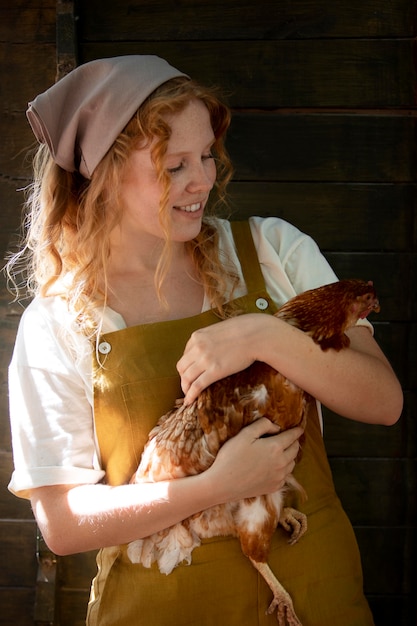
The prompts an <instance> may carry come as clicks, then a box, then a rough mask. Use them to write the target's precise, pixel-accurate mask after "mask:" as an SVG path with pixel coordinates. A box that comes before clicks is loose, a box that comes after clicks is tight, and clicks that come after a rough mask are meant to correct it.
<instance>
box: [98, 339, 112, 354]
mask: <svg viewBox="0 0 417 626" xmlns="http://www.w3.org/2000/svg"><path fill="white" fill-rule="evenodd" d="M98 351H99V352H100V354H108V353H109V352H110V351H111V345H110V344H109V343H108V342H107V341H102V342H101V343H99V344H98Z"/></svg>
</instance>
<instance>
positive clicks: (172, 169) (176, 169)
mask: <svg viewBox="0 0 417 626" xmlns="http://www.w3.org/2000/svg"><path fill="white" fill-rule="evenodd" d="M183 167H184V162H183V161H181V163H180V164H179V165H177V166H176V167H170V168H169V169H168V170H167V171H168V174H176V173H177V172H180V171H181V170H182V169H183Z"/></svg>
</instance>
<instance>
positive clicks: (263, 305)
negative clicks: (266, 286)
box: [255, 298, 269, 311]
mask: <svg viewBox="0 0 417 626" xmlns="http://www.w3.org/2000/svg"><path fill="white" fill-rule="evenodd" d="M255 304H256V306H257V308H258V309H260V310H261V311H265V309H267V308H268V307H269V303H268V300H265V298H258V299H257V300H256V302H255Z"/></svg>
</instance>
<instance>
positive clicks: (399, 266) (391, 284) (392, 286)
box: [325, 252, 417, 323]
mask: <svg viewBox="0 0 417 626" xmlns="http://www.w3.org/2000/svg"><path fill="white" fill-rule="evenodd" d="M325 255H326V257H327V259H328V260H329V262H330V265H331V266H332V267H333V268H334V270H335V272H336V274H337V275H338V277H339V278H350V277H352V276H353V277H355V276H357V277H367V278H368V279H370V280H373V281H374V283H375V286H376V288H377V290H378V295H379V297H380V299H381V303H382V307H381V312H380V313H379V314H378V315H375V316H373V317H372V320H375V322H376V323H381V322H385V321H390V322H392V321H409V322H413V321H414V319H415V317H414V310H415V299H416V293H415V282H414V279H415V265H416V263H417V257H416V255H414V254H387V253H381V254H376V253H375V254H374V253H370V254H366V253H364V254H361V253H354V254H349V253H336V252H335V253H333V252H329V253H325ZM398 277H401V280H399V278H398Z"/></svg>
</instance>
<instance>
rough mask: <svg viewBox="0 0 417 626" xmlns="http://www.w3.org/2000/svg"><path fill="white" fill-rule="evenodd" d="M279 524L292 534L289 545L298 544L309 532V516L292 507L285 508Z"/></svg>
mask: <svg viewBox="0 0 417 626" xmlns="http://www.w3.org/2000/svg"><path fill="white" fill-rule="evenodd" d="M279 524H281V526H282V527H283V528H284V529H285V530H286V531H287V532H288V533H290V538H289V540H288V543H289V544H291V545H292V544H294V543H297V541H298V540H299V539H300V538H301V537H302V536H303V535H304V533H305V532H306V530H307V516H306V515H304V513H301V512H300V511H297V509H293V508H291V507H290V506H287V507H284V508H283V510H282V513H281V517H280V518H279Z"/></svg>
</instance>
